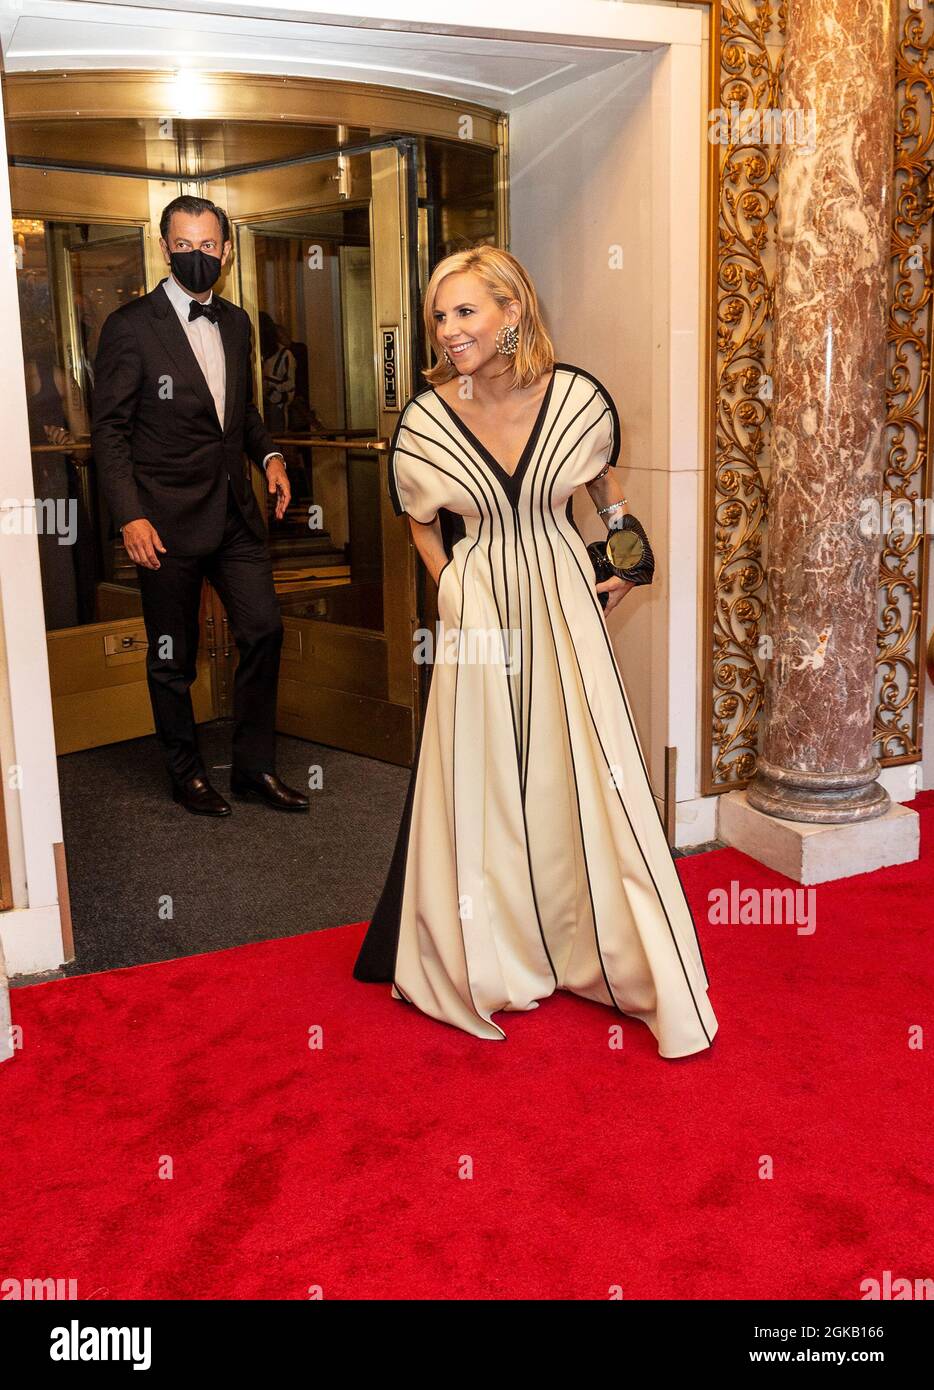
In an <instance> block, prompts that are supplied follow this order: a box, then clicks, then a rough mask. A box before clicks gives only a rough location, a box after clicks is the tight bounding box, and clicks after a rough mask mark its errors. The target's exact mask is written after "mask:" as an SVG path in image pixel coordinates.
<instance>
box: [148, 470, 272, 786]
mask: <svg viewBox="0 0 934 1390" xmlns="http://www.w3.org/2000/svg"><path fill="white" fill-rule="evenodd" d="M157 529H158V528H157ZM157 553H158V552H157ZM159 564H160V567H159V569H157V570H150V569H145V568H143V567H142V566H138V567H137V572H138V574H139V584H140V593H141V596H142V603H143V620H144V622H145V624H146V636H147V638H148V640H149V652H148V655H147V658H146V673H147V677H148V682H149V697H150V700H151V701H152V712H153V718H154V720H155V725H156V734H157V736H158V739H159V742H160V743H161V745H162V749H163V753H164V755H165V760H166V765H167V767H168V771H169V775H170V776H171V778H172V779H173V781H176V782H184V781H186V780H187V779H188V778H190V777H195V776H198V775H199V774H200V775H202V776H203V775H205V767H204V763H203V761H202V759H201V755H200V753H199V751H198V739H197V734H196V730H195V719H194V711H193V709H192V704H191V693H190V692H191V685H192V682H193V681H194V679H195V676H196V674H197V657H198V632H199V625H198V618H199V610H200V605H201V582H202V579H205V578H206V579H208V580H209V581H210V582H211V584H213V585H214V588H215V589H216V590H217V592H218V593H219V594H220V597H221V601H222V603H223V604H224V607H225V608H226V610H227V616H228V619H229V621H230V626H231V629H232V631H233V635H234V638H235V639H236V643H237V650H238V652H239V654H240V660H239V663H238V665H237V670H236V674H235V676H234V701H233V705H234V708H233V713H234V734H233V750H232V763H233V766H234V768H235V769H236V770H237V771H240V772H246V773H258V772H274V771H275V724H276V695H277V687H278V681H279V657H280V653H281V651H282V634H283V628H282V616H281V614H280V611H279V603H278V600H277V598H276V591H275V585H274V583H273V577H272V561H271V559H270V556H269V549H268V546H267V545H266V542H265V541H261V540H258V539H257V537H256V536H255V535H254V534H253V532H252V531H251V530H250V529H249V527H248V526H247V525H246V523H245V521H244V520H243V517H242V515H241V512H240V509H239V507H238V506H237V504H236V501H235V500H234V497H233V493H232V492H231V490H230V487H229V485H228V489H227V517H226V523H225V526H224V533H223V537H222V539H221V543H220V545H219V546H218V548H217V550H215V551H213V552H211V553H210V554H208V555H174V556H173V555H159Z"/></svg>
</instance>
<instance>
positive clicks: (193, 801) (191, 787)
mask: <svg viewBox="0 0 934 1390" xmlns="http://www.w3.org/2000/svg"><path fill="white" fill-rule="evenodd" d="M172 800H173V801H177V802H178V804H179V805H180V806H184V808H185V810H186V811H191V813H192V815H194V816H229V815H230V806H229V805H228V803H227V802H226V801H225V800H224V798H223V797H222V796H221V794H220V792H216V791H215V790H214V788H213V787H212V786H211V784H210V782H209V781H208V779H207V778H206V777H202V776H200V775H199V776H197V777H189V779H188V781H187V782H175V783H173V786H172Z"/></svg>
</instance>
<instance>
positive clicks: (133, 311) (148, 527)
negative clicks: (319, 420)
mask: <svg viewBox="0 0 934 1390" xmlns="http://www.w3.org/2000/svg"><path fill="white" fill-rule="evenodd" d="M160 232H161V239H160V242H159V245H160V247H161V249H162V254H163V256H164V258H165V262H166V265H167V266H168V267H169V275H168V277H167V278H166V279H165V280H163V281H162V282H161V283H160V284H159V285H158V286H157V287H156V288H155V289H154V290H153V291H152V292H151V293H150V294H146V295H143V296H142V298H140V299H135V300H131V301H130V303H128V304H124V305H122V306H121V307H120V308H119V309H117V310H115V311H114V313H112V314H111V315H110V316H109V318H108V319H107V321H106V322H105V324H104V327H103V330H102V333H101V339H100V345H99V347H98V351H97V359H96V363H95V372H94V378H95V386H94V413H93V424H92V429H91V442H92V445H93V450H94V458H95V462H96V464H97V470H98V477H99V479H100V483H101V487H102V489H103V492H104V496H105V498H106V500H107V504H108V506H109V508H110V512H111V515H112V517H113V520H114V525H115V526H117V527H119V529H120V531H121V532H122V534H123V543H124V545H125V546H126V550H127V553H128V555H129V556H130V558H131V559H132V560H133V561H134V563H135V564H136V565H137V572H138V574H139V584H140V593H141V596H142V604H143V618H144V621H145V624H146V635H147V637H148V640H149V651H148V655H147V659H146V670H147V676H148V681H149V695H150V699H151V701H152V711H153V718H154V720H155V725H156V733H157V735H158V738H159V741H160V743H161V745H162V748H163V752H164V755H165V759H166V764H167V766H168V770H169V775H170V777H171V780H172V794H173V797H174V799H175V800H176V801H177V802H179V803H180V804H181V805H182V806H184V807H185V809H186V810H188V811H191V812H193V813H195V814H197V815H209V816H227V815H230V806H229V805H228V803H227V802H226V801H225V800H224V798H223V797H222V796H221V795H220V794H219V793H218V792H217V791H216V790H215V789H214V788H213V787H212V786H211V784H210V782H209V781H208V778H207V773H206V771H205V767H204V763H203V762H202V760H201V756H200V753H199V751H198V742H197V736H196V732H195V721H194V713H193V710H192V706H191V695H190V688H191V684H192V681H193V680H194V678H195V674H196V659H197V653H198V615H199V608H200V596H201V582H202V578H203V577H207V578H208V579H209V580H210V582H211V583H212V584H213V585H214V587H215V588H216V589H217V591H218V593H219V594H220V597H221V600H222V602H223V604H224V606H225V608H226V609H227V613H228V616H229V618H230V623H231V627H232V629H233V632H234V636H235V637H236V641H237V648H238V651H239V653H240V660H239V665H238V667H237V672H236V677H235V681H234V735H233V755H232V773H231V780H230V784H231V790H232V791H233V792H234V793H235V794H236V795H238V796H253V797H259V798H260V799H261V800H262V801H263V802H264V803H265V804H267V805H270V806H274V807H276V808H277V809H279V810H284V811H307V810H308V805H309V802H308V797H307V796H305V795H304V794H303V793H301V792H298V791H295V790H293V789H292V788H291V787H287V786H286V785H285V783H284V782H282V781H281V780H280V778H279V777H278V776H277V775H276V770H275V715H276V688H277V682H278V676H279V655H280V651H281V648H282V632H283V629H282V618H281V615H280V612H279V605H278V602H277V599H276V593H275V587H274V584H273V577H272V563H271V560H270V556H269V548H268V545H267V541H266V528H265V526H264V524H263V518H262V516H261V515H260V510H259V508H258V507H257V505H256V498H255V496H254V494H253V488H252V486H251V482H250V471H249V468H248V466H247V465H246V464H245V461H244V454H246V455H248V457H249V458H250V459H251V460H252V462H253V463H254V464H256V466H257V467H259V468H263V469H265V472H266V478H267V481H268V490H269V492H270V493H273V492H275V493H276V494H277V499H276V516H277V518H281V517H282V516H283V515H284V514H285V510H286V507H287V506H288V504H289V498H290V489H289V483H288V479H287V476H286V468H285V460H284V459H283V457H282V455H281V454H280V453H278V452H277V451H276V449H275V447H274V445H273V442H272V439H271V438H270V436H269V433H268V431H267V430H266V427H265V425H264V424H263V421H262V417H261V416H260V414H259V411H258V410H257V409H256V406H255V405H254V402H253V364H252V360H251V353H250V321H249V318H248V316H247V315H246V314H245V313H244V311H243V310H242V309H240V308H238V307H237V305H235V304H231V303H230V302H229V301H228V300H225V299H221V298H220V297H219V296H218V295H215V294H214V293H213V291H212V286H213V285H214V284H215V282H216V281H217V279H218V277H219V276H220V273H221V269H222V267H223V266H224V265H225V264H226V262H227V261H228V259H229V258H230V251H231V243H230V224H229V222H228V219H227V215H226V213H225V212H224V211H223V210H222V209H221V208H218V207H215V205H214V204H213V203H210V202H208V201H207V199H205V198H193V197H181V198H175V199H174V200H173V201H172V202H171V203H169V205H168V206H167V207H166V208H165V210H164V211H163V213H162V219H161V222H160Z"/></svg>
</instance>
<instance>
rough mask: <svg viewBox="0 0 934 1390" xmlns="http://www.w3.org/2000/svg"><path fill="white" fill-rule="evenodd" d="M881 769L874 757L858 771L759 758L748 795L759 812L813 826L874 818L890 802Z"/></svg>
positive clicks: (885, 809)
mask: <svg viewBox="0 0 934 1390" xmlns="http://www.w3.org/2000/svg"><path fill="white" fill-rule="evenodd" d="M879 772H880V767H879V763H878V762H877V761H876V759H875V758H873V759H872V761H871V762H870V763H868V764H867V765H866V767H864V768H859V769H858V770H857V771H855V772H804V771H802V770H801V769H800V768H788V767H777V766H776V765H775V764H774V763H770V762H768V761H767V760H766V759H765V758H763V757H759V758H758V759H757V761H756V775H755V777H754V778H753V780H752V781H751V782H750V784H749V786H748V787H747V788H746V796H747V799H748V801H749V804H750V806H754V807H755V809H756V810H757V811H763V812H764V813H765V814H766V815H769V816H780V817H781V818H782V819H783V820H803V821H809V822H811V823H812V824H814V825H837V824H844V823H846V822H849V821H863V820H875V818H876V816H884V815H885V813H886V811H887V810H888V808H889V804H890V803H889V794H888V792H887V791H886V790H885V788H884V787H883V786H882V785H881V784H880V783H879V782H878V781H877V780H876V778H877V777H878V776H879Z"/></svg>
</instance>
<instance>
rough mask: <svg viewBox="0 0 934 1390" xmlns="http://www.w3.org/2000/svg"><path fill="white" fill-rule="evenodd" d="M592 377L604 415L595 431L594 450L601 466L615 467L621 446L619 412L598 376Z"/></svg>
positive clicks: (599, 406) (599, 405)
mask: <svg viewBox="0 0 934 1390" xmlns="http://www.w3.org/2000/svg"><path fill="white" fill-rule="evenodd" d="M590 379H591V381H592V382H593V384H594V386H595V387H596V388H597V404H598V408H600V410H601V415H602V418H601V419H600V421H599V423H598V426H597V429H596V431H595V435H596V439H595V443H594V452H595V454H596V455H597V456H598V458H599V468H603V466H604V465H605V464H607V463H608V464H609V465H610V467H611V468H615V467H616V465H617V464H618V463H619V447H620V434H619V414H618V412H617V409H616V403H615V401H614V400H613V397H612V396H611V395H610V393H609V391H608V390H607V389H606V387H605V386H604V385H603V383H602V382H601V381H598V380H597V378H596V377H591V378H590ZM598 471H599V470H598Z"/></svg>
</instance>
